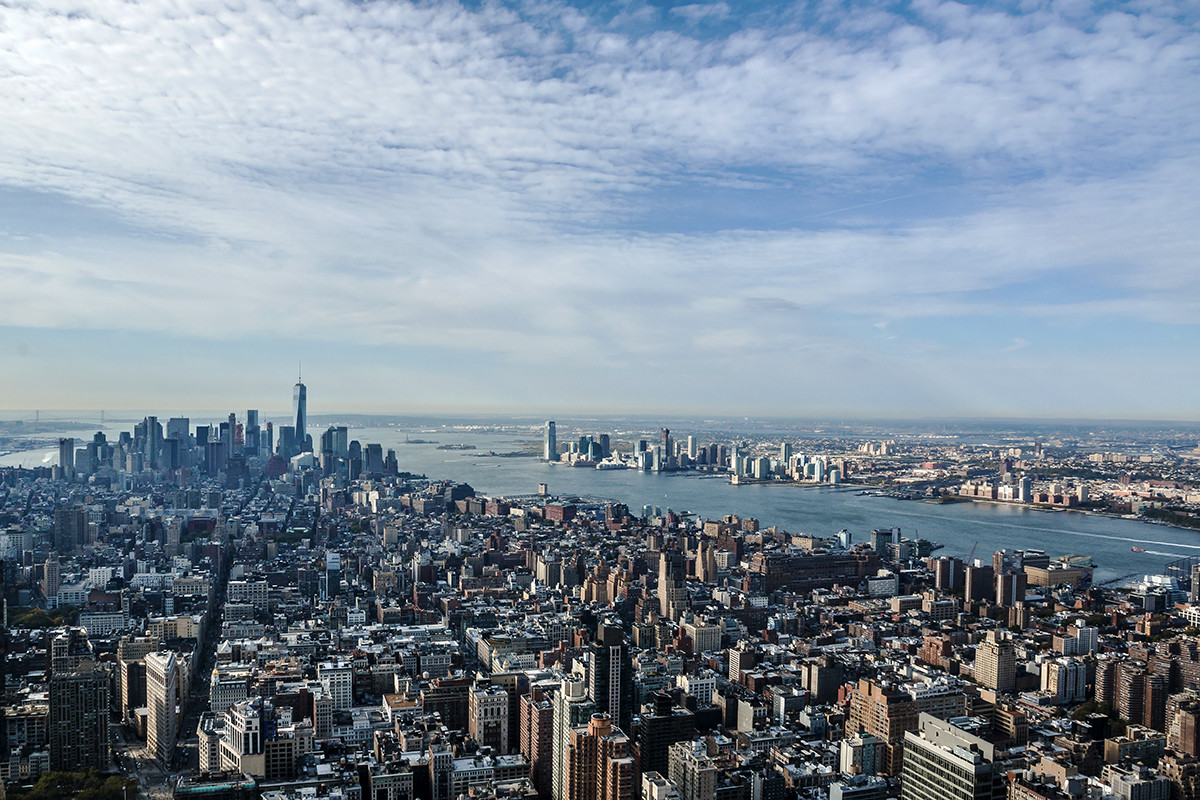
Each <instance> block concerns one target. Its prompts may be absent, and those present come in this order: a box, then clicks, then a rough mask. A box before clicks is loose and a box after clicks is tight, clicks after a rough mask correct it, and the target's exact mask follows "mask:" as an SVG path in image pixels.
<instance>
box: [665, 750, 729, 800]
mask: <svg viewBox="0 0 1200 800" xmlns="http://www.w3.org/2000/svg"><path fill="white" fill-rule="evenodd" d="M669 760H670V764H671V781H672V782H673V783H674V784H675V785H676V786H677V787H678V788H679V797H680V800H713V797H714V796H715V793H716V788H717V773H718V772H719V770H718V769H717V762H716V759H715V758H714V757H712V756H711V755H709V754H708V751H707V749H706V748H705V746H704V742H702V741H700V740H691V741H685V742H676V743H675V744H673V745H671V750H670V757H669Z"/></svg>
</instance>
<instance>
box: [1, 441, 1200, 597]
mask: <svg viewBox="0 0 1200 800" xmlns="http://www.w3.org/2000/svg"><path fill="white" fill-rule="evenodd" d="M115 433H116V432H115V431H114V432H113V433H112V434H111V435H112V436H115ZM406 433H407V434H408V436H410V437H411V438H413V439H418V438H419V439H427V440H431V441H436V442H437V443H438V444H442V445H447V444H467V445H475V448H476V449H474V450H439V449H437V444H406V443H405V442H404V439H405V434H406ZM75 435H76V437H77V439H76V441H77V442H79V438H78V436H79V434H78V433H76V434H75ZM350 437H351V438H352V439H357V440H358V441H359V442H361V443H362V444H364V445H365V444H366V443H368V442H379V443H380V444H382V445H383V447H384V449H385V450H386V449H388V448H393V449H395V451H396V458H397V460H398V461H399V464H400V469H401V470H405V471H408V472H414V473H421V474H424V475H427V476H429V477H430V478H438V479H447V480H454V481H462V482H465V483H469V484H470V485H471V486H472V487H474V488H475V490H476V491H477V492H479V493H480V494H486V495H528V494H533V493H534V492H536V491H537V486H538V484H539V483H546V484H548V485H549V489H550V493H551V494H553V495H581V496H586V497H592V498H603V499H610V500H614V501H618V502H622V503H625V504H626V505H628V506H629V508H630V510H631V511H633V512H634V513H640V512H641V509H642V507H643V506H645V505H651V506H657V507H659V508H663V509H666V508H671V509H674V510H675V511H689V512H691V513H693V514H697V515H699V516H701V517H707V518H719V517H722V516H724V515H726V514H736V515H738V516H741V517H747V516H752V517H755V518H757V519H758V520H759V521H760V522H761V523H762V525H763V527H767V526H770V525H778V526H779V527H781V528H782V529H784V530H786V531H789V532H792V533H801V532H803V533H809V534H813V535H817V536H832V535H834V534H836V533H837V532H838V531H840V530H842V529H843V528H845V529H846V530H848V531H850V533H851V534H852V536H853V537H854V541H860V542H861V541H865V540H866V537H867V535H868V534H869V533H870V531H871V530H873V529H875V528H892V527H899V528H900V529H901V531H902V533H903V534H904V535H905V536H910V537H914V536H918V535H919V536H920V538H922V539H932V540H933V541H934V542H937V543H939V544H941V545H944V547H943V548H942V549H941V550H939V551H937V554H938V555H956V556H960V557H966V556H967V555H968V554H970V553H971V552H972V550H974V551H975V554H976V557H984V558H987V557H988V556H989V555H990V554H991V553H992V552H993V551H995V550H998V549H1000V548H1003V547H1010V548H1037V549H1041V550H1045V551H1046V552H1047V553H1049V554H1051V555H1061V554H1066V553H1075V554H1081V555H1090V556H1092V557H1093V558H1094V559H1095V561H1096V565H1097V568H1096V580H1097V581H1109V580H1113V579H1117V578H1123V579H1124V578H1128V577H1129V576H1131V575H1132V576H1134V577H1140V576H1141V575H1142V574H1154V573H1159V572H1161V571H1162V569H1163V566H1164V564H1165V563H1166V562H1167V561H1170V560H1172V559H1176V558H1182V557H1185V556H1200V532H1196V531H1187V530H1181V529H1177V528H1170V527H1167V526H1163V525H1152V524H1148V523H1145V522H1139V521H1136V520H1130V519H1117V518H1111V517H1101V516H1095V515H1090V514H1084V513H1080V512H1074V511H1058V512H1050V511H1037V510H1034V509H1030V508H1022V507H1018V506H1012V505H1002V504H992V503H966V502H964V503H945V504H936V503H924V502H919V501H911V500H895V499H892V498H888V497H874V496H864V495H861V494H859V492H860V491H861V490H860V489H859V488H858V487H840V488H833V487H798V486H787V485H774V486H773V485H748V486H732V485H730V484H729V482H728V480H727V479H726V478H723V477H702V476H701V475H700V474H698V473H693V472H682V473H661V474H654V473H644V472H639V471H636V470H596V469H590V468H572V467H567V466H563V465H556V464H547V463H544V462H542V461H540V460H539V459H536V458H531V457H510V458H500V457H494V456H487V455H484V454H485V453H487V452H488V451H495V452H497V453H506V452H515V451H520V450H522V449H524V448H525V446H526V445H527V444H528V443H529V442H530V438H529V437H528V436H517V435H501V434H494V433H475V432H464V431H458V430H449V429H443V430H437V431H431V430H428V429H426V430H413V429H409V430H405V429H402V428H392V427H379V428H352V429H351V431H350ZM314 438H315V437H314ZM564 441H565V439H564ZM56 458H57V450H56V449H55V450H51V449H50V448H42V449H38V450H33V451H26V452H24V453H12V454H9V455H6V456H3V457H0V466H15V465H17V464H25V465H26V466H37V465H40V464H49V463H53V461H54V460H55V459H56ZM1134 546H1137V547H1141V548H1144V550H1145V552H1141V553H1137V552H1133V551H1132V550H1131V549H1130V548H1131V547H1134Z"/></svg>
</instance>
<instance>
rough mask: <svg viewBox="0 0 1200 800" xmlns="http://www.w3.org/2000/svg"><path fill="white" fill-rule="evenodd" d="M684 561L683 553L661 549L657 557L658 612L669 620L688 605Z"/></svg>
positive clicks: (674, 617)
mask: <svg viewBox="0 0 1200 800" xmlns="http://www.w3.org/2000/svg"><path fill="white" fill-rule="evenodd" d="M686 568H687V565H686V562H685V561H684V557H683V553H680V552H679V551H677V550H674V551H672V550H663V551H662V553H661V554H660V555H659V559H658V613H659V614H660V615H661V616H663V617H666V618H667V619H669V620H671V621H675V620H677V619H679V615H680V614H681V613H683V612H684V611H685V610H686V609H687V607H688V593H687V586H686V584H685V583H684V581H685V580H686V579H687V577H686Z"/></svg>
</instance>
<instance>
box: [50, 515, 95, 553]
mask: <svg viewBox="0 0 1200 800" xmlns="http://www.w3.org/2000/svg"><path fill="white" fill-rule="evenodd" d="M87 524H88V523H87V510H86V509H84V507H83V506H74V507H72V508H56V509H54V549H55V550H57V551H58V552H59V553H74V552H75V551H76V550H77V549H78V548H79V547H81V546H82V545H84V544H87Z"/></svg>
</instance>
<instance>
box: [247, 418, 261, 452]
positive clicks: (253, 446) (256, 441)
mask: <svg viewBox="0 0 1200 800" xmlns="http://www.w3.org/2000/svg"><path fill="white" fill-rule="evenodd" d="M261 443H262V428H260V427H259V425H258V409H256V408H251V409H248V410H247V411H246V455H251V456H256V455H258V453H259V447H260V445H261Z"/></svg>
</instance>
